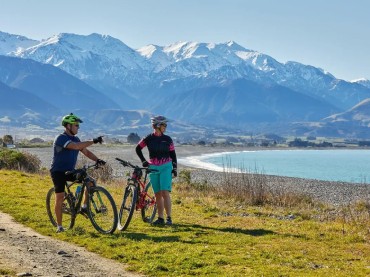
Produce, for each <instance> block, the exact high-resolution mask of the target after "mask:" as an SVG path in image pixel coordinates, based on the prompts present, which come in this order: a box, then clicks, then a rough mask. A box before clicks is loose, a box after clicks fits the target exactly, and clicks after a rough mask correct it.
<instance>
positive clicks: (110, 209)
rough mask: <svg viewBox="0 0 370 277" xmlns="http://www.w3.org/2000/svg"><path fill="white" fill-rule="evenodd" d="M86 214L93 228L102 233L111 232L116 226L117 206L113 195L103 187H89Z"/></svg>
mask: <svg viewBox="0 0 370 277" xmlns="http://www.w3.org/2000/svg"><path fill="white" fill-rule="evenodd" d="M87 214H88V216H89V219H90V221H91V223H92V225H93V226H94V228H95V229H96V230H97V231H98V232H100V233H102V234H112V233H113V232H114V231H115V230H116V228H117V221H118V216H117V207H116V204H115V203H114V200H113V197H112V196H111V195H110V193H109V192H108V191H107V190H106V189H105V188H103V187H91V188H90V193H89V197H88V201H87Z"/></svg>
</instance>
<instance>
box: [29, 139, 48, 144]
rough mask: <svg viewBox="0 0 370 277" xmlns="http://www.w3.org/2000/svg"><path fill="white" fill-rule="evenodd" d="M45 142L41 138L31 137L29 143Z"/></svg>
mask: <svg viewBox="0 0 370 277" xmlns="http://www.w3.org/2000/svg"><path fill="white" fill-rule="evenodd" d="M43 142H45V141H44V140H43V139H42V138H33V139H31V140H30V143H43Z"/></svg>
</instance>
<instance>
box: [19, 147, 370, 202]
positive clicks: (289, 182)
mask: <svg viewBox="0 0 370 277" xmlns="http://www.w3.org/2000/svg"><path fill="white" fill-rule="evenodd" d="M89 149H90V150H91V151H92V152H93V153H95V154H96V155H97V156H98V157H99V158H102V159H104V160H105V161H107V162H108V163H109V164H110V165H111V166H112V168H113V170H114V171H116V172H122V171H123V168H122V166H120V165H119V163H118V162H117V161H116V160H115V158H116V157H119V158H121V159H124V160H128V161H130V162H132V163H133V164H137V165H140V164H141V163H140V160H139V158H138V157H137V156H136V153H135V146H134V145H132V146H131V145H118V146H106V145H96V146H92V147H90V148H89ZM251 150H253V151H259V150H261V151H262V150H263V149H256V148H254V147H253V148H252V147H236V146H224V147H220V146H216V147H211V146H199V145H195V146H194V145H179V146H177V147H176V154H177V158H178V159H181V158H186V157H191V156H200V155H204V154H216V153H222V152H240V151H251ZM265 150H266V149H265ZM267 150H271V149H270V148H269V149H267ZM20 151H25V152H29V153H31V154H34V155H36V156H38V157H39V159H40V160H41V161H42V166H43V167H45V168H48V166H49V165H50V162H51V156H52V148H51V147H50V148H49V147H47V148H22V149H20ZM143 153H144V156H148V154H147V149H146V148H144V151H143ZM82 156H83V155H80V157H82ZM178 168H179V171H181V170H185V169H187V170H190V171H191V180H192V182H199V183H202V182H207V183H210V181H211V182H212V183H214V184H215V185H217V183H219V182H221V181H222V178H223V176H224V175H225V172H217V171H212V170H208V169H203V168H196V167H194V166H189V165H184V164H181V163H179V165H178ZM230 174H240V173H230ZM264 175H265V176H266V179H267V185H268V186H269V187H271V188H276V189H280V190H283V191H287V192H294V193H299V194H305V195H308V196H311V197H312V198H314V199H316V200H318V201H321V202H325V203H328V204H331V205H343V204H350V203H353V202H356V201H366V202H367V203H368V202H370V185H369V184H360V183H349V182H336V181H321V180H316V179H304V178H296V177H287V176H275V175H266V174H264ZM117 176H120V175H119V174H118V175H117Z"/></svg>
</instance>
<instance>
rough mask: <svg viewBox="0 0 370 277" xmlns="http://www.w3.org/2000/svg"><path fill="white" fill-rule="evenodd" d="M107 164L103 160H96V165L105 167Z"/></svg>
mask: <svg viewBox="0 0 370 277" xmlns="http://www.w3.org/2000/svg"><path fill="white" fill-rule="evenodd" d="M106 163H107V162H106V161H103V160H101V159H97V160H96V165H105V164H106Z"/></svg>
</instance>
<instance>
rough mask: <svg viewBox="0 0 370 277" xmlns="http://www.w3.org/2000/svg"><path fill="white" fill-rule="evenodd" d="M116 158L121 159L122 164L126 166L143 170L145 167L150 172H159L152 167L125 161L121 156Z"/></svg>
mask: <svg viewBox="0 0 370 277" xmlns="http://www.w3.org/2000/svg"><path fill="white" fill-rule="evenodd" d="M116 160H117V161H119V162H120V164H121V165H123V166H125V167H131V168H133V169H141V170H143V169H145V170H146V171H147V172H148V173H150V172H158V170H157V169H150V168H148V167H140V166H137V165H133V164H132V163H130V162H129V161H124V160H122V159H120V158H116Z"/></svg>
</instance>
